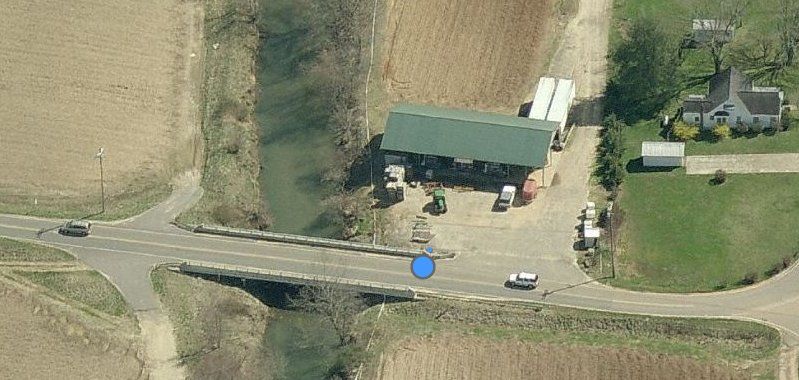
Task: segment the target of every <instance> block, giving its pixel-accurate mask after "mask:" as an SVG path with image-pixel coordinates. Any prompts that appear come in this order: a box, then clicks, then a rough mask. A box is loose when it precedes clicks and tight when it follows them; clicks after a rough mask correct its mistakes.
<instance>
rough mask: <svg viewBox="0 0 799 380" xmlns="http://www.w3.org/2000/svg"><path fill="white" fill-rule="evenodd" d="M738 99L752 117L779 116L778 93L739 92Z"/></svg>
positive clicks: (779, 101)
mask: <svg viewBox="0 0 799 380" xmlns="http://www.w3.org/2000/svg"><path fill="white" fill-rule="evenodd" d="M738 97H739V98H740V99H741V101H742V102H743V103H744V105H746V109H748V110H749V113H751V114H752V115H779V114H780V103H781V100H780V94H779V92H774V91H772V92H762V91H741V92H739V93H738Z"/></svg>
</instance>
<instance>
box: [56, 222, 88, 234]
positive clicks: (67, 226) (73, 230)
mask: <svg viewBox="0 0 799 380" xmlns="http://www.w3.org/2000/svg"><path fill="white" fill-rule="evenodd" d="M58 233H59V234H61V235H70V236H89V234H90V233H92V224H91V222H88V221H85V220H70V221H68V222H66V223H64V225H63V226H61V227H60V228H59V229H58Z"/></svg>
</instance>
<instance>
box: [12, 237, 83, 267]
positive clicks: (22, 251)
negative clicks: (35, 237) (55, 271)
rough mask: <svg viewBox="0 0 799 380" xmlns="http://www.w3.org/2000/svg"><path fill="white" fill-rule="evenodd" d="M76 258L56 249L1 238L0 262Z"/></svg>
mask: <svg viewBox="0 0 799 380" xmlns="http://www.w3.org/2000/svg"><path fill="white" fill-rule="evenodd" d="M74 260H75V258H74V257H73V256H72V255H70V254H68V253H66V252H64V251H62V250H60V249H56V248H52V247H47V246H44V245H39V244H31V243H27V242H22V241H18V240H12V239H6V238H2V237H0V261H20V262H24V261H37V262H48V261H49V262H58V261H74Z"/></svg>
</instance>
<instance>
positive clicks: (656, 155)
mask: <svg viewBox="0 0 799 380" xmlns="http://www.w3.org/2000/svg"><path fill="white" fill-rule="evenodd" d="M641 157H642V159H643V164H644V166H647V167H675V166H683V163H684V162H685V143H684V142H663V141H644V142H642V143H641Z"/></svg>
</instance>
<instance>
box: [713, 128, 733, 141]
mask: <svg viewBox="0 0 799 380" xmlns="http://www.w3.org/2000/svg"><path fill="white" fill-rule="evenodd" d="M730 134H731V133H730V126H729V125H727V124H717V125H716V126H715V127H713V136H714V137H715V138H716V139H717V140H724V139H727V138H730Z"/></svg>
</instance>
